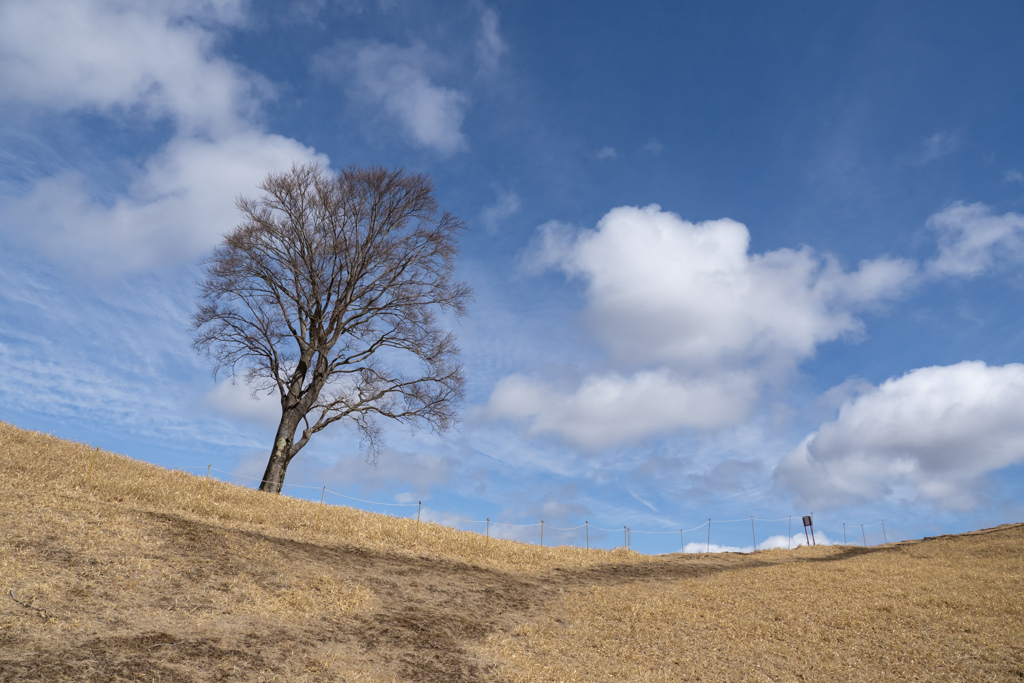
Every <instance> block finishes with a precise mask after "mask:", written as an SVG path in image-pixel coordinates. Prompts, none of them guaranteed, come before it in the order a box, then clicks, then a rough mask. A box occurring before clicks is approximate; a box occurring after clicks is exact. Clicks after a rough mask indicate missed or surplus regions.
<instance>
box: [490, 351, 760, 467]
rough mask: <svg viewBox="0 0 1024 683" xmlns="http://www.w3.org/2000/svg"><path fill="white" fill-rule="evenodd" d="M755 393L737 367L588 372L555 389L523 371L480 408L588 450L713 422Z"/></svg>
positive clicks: (737, 410)
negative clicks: (691, 372) (712, 372)
mask: <svg viewBox="0 0 1024 683" xmlns="http://www.w3.org/2000/svg"><path fill="white" fill-rule="evenodd" d="M756 395H757V387H756V382H755V380H754V378H753V377H752V376H750V375H746V374H743V373H735V374H732V375H728V376H726V375H719V376H716V377H713V378H711V377H705V378H686V377H677V376H674V374H673V373H672V372H671V371H669V370H666V369H660V370H656V371H645V372H638V373H636V374H634V375H631V376H624V375H620V374H617V373H610V374H604V375H592V376H590V377H587V378H586V379H585V380H584V381H583V383H582V384H581V385H580V387H579V388H578V389H577V390H576V391H569V392H566V391H561V390H559V389H558V388H555V387H552V386H550V385H548V384H546V383H544V382H543V381H540V380H535V379H530V378H527V377H524V376H522V375H518V374H515V375H509V376H507V377H504V378H502V379H501V380H499V382H498V384H497V385H496V386H495V388H494V392H493V393H492V394H491V398H490V401H489V403H488V405H487V407H486V408H485V409H484V415H485V416H488V417H494V418H506V419H512V420H526V421H528V423H529V427H528V432H529V433H530V434H557V435H559V436H561V437H563V438H565V439H567V440H569V441H571V442H572V443H575V444H577V445H579V446H582V447H584V448H588V449H600V448H603V447H605V446H607V445H609V444H614V443H621V442H628V441H635V440H639V439H642V438H643V437H645V436H649V435H650V434H656V433H666V432H668V433H671V432H674V431H677V430H679V429H681V428H690V429H698V430H708V429H715V428H719V427H724V426H726V425H730V424H734V423H736V422H738V421H740V420H742V419H743V418H744V417H746V413H747V411H748V410H749V408H750V406H751V405H752V403H753V401H754V399H755V398H756Z"/></svg>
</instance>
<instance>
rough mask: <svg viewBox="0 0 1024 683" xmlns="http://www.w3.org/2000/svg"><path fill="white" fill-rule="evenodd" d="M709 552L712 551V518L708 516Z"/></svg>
mask: <svg viewBox="0 0 1024 683" xmlns="http://www.w3.org/2000/svg"><path fill="white" fill-rule="evenodd" d="M708 552H709V553H710V552H711V518H710V517H709V518H708Z"/></svg>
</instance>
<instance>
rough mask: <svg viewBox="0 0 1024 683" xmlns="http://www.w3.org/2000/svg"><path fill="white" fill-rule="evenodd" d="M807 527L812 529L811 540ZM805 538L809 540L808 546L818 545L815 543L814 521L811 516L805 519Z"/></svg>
mask: <svg viewBox="0 0 1024 683" xmlns="http://www.w3.org/2000/svg"><path fill="white" fill-rule="evenodd" d="M807 527H810V528H811V536H810V538H807ZM804 538H807V544H808V545H811V544H812V543H813V544H814V545H818V544H817V543H814V521H813V520H812V519H811V515H806V516H805V517H804Z"/></svg>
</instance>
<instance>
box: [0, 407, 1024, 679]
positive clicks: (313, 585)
mask: <svg viewBox="0 0 1024 683" xmlns="http://www.w3.org/2000/svg"><path fill="white" fill-rule="evenodd" d="M0 529H2V530H3V533H2V535H0V590H2V591H3V594H2V595H0V681H42V680H47V681H52V680H97V681H99V680H102V681H108V680H109V681H135V680H147V681H508V682H509V683H514V682H518V681H681V680H704V681H721V680H730V681H834V680H849V681H875V680H885V681H912V680H937V681H1024V625H1022V624H1024V590H1022V588H1021V587H1022V586H1024V526H1022V525H1006V526H1003V527H999V528H997V529H993V530H987V531H986V532H976V533H974V534H967V535H962V536H953V537H942V538H938V539H928V540H926V541H920V542H907V543H901V544H895V545H889V546H880V547H877V548H869V549H862V548H857V549H855V548H835V547H832V548H823V547H818V548H801V549H799V550H794V551H762V552H757V553H753V554H751V555H735V554H733V555H686V556H682V555H674V556H662V557H644V556H640V555H637V554H635V553H628V552H626V551H613V552H609V551H600V550H595V551H585V550H581V549H578V548H538V547H536V546H531V545H526V544H521V543H513V542H509V541H496V540H494V539H490V540H489V541H488V540H486V539H484V538H482V537H480V536H479V535H477V534H472V533H467V532H459V531H454V530H452V529H447V528H445V527H440V526H438V525H432V524H424V525H421V526H417V525H416V523H415V520H406V519H397V518H391V517H385V516H380V515H372V514H368V513H363V512H360V511H356V510H351V509H349V508H341V507H334V506H325V507H323V508H321V507H319V506H317V505H316V504H314V503H309V502H305V501H297V500H293V499H288V498H282V497H279V496H270V495H267V494H259V493H257V492H253V491H249V490H246V489H243V488H240V487H234V486H230V485H228V484H224V483H220V482H216V481H211V482H209V483H208V482H206V481H205V480H204V479H203V478H200V477H193V476H191V475H187V474H184V473H181V472H170V471H167V470H163V469H160V468H157V467H154V466H151V465H146V464H144V463H139V462H137V461H133V460H131V459H129V458H124V457H122V456H116V455H113V454H110V453H105V452H97V451H96V450H95V449H92V448H89V447H88V446H85V445H81V444H72V443H68V442H65V441H60V440H58V439H55V438H53V437H49V436H45V435H40V434H35V433H31V432H25V431H22V430H19V429H16V428H14V427H12V426H10V425H6V424H3V423H0Z"/></svg>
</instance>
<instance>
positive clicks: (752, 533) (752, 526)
mask: <svg viewBox="0 0 1024 683" xmlns="http://www.w3.org/2000/svg"><path fill="white" fill-rule="evenodd" d="M750 537H751V538H753V539H754V550H757V535H756V534H755V533H754V516H753V515H751V516H750Z"/></svg>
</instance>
